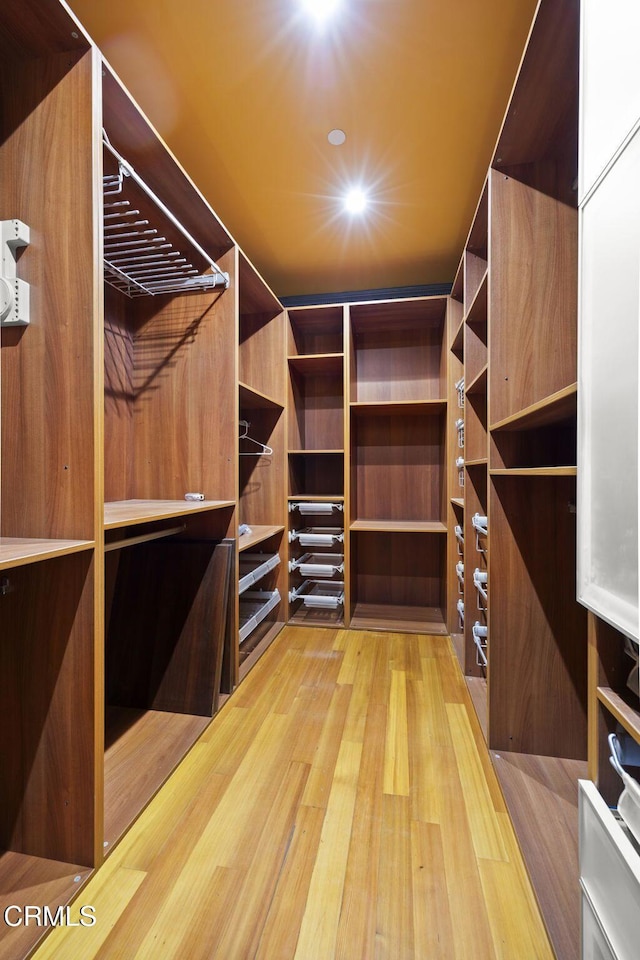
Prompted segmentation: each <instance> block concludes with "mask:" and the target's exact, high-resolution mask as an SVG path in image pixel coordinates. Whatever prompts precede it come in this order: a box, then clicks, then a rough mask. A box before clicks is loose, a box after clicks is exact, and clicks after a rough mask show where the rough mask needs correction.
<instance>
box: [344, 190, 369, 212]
mask: <svg viewBox="0 0 640 960" xmlns="http://www.w3.org/2000/svg"><path fill="white" fill-rule="evenodd" d="M368 202H369V201H368V198H367V195H366V193H365V192H364V190H361V189H360V187H353V188H352V189H351V190H349V192H348V193H347V195H346V197H345V198H344V207H345V210H347V211H348V213H362V212H363V210H364V209H365V208H366V206H367V203H368Z"/></svg>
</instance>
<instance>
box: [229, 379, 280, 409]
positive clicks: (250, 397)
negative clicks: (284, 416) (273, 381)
mask: <svg viewBox="0 0 640 960" xmlns="http://www.w3.org/2000/svg"><path fill="white" fill-rule="evenodd" d="M238 397H239V402H240V409H241V410H282V409H283V405H282V404H281V403H278V401H277V400H274V399H273V397H269V396H267V394H266V393H262V391H261V390H256V389H254V387H250V386H249V385H248V384H246V383H239V384H238Z"/></svg>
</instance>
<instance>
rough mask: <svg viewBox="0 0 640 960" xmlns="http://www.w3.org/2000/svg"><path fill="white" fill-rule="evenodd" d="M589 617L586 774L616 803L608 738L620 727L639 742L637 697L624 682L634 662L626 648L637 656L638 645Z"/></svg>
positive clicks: (617, 788) (617, 783)
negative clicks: (591, 719) (589, 728)
mask: <svg viewBox="0 0 640 960" xmlns="http://www.w3.org/2000/svg"><path fill="white" fill-rule="evenodd" d="M588 617H589V649H590V660H589V692H590V697H591V701H590V704H589V709H590V711H592V712H593V715H594V717H595V718H596V719H595V723H594V724H593V728H592V736H593V741H592V743H591V744H590V750H589V753H590V756H589V760H590V770H589V775H590V777H592V779H593V780H595V781H596V783H597V785H598V789H599V790H600V792H601V793H602V795H603V796H604V798H605V800H606V801H607V802H608V803H609V804H610V805H611V806H615V805H616V804H617V801H618V797H619V795H620V792H621V782H620V778H619V776H618V774H617V773H615V771H614V770H613V768H612V767H611V765H610V764H609V744H608V743H607V737H608V735H609V734H610V733H616V732H619V731H620V729H623V730H624V731H626V733H628V734H630V736H631V737H633V739H634V740H635V741H636V743H640V698H639V697H638V695H637V693H636V692H635V690H632V689H631V688H630V686H629V685H628V682H627V681H628V680H629V674H630V673H631V669H632V667H633V666H634V663H635V661H634V659H633V658H632V657H631V656H629V654H628V653H627V652H625V648H626V647H631V649H635V651H636V656H637V653H638V647H637V645H636V644H633V643H632V642H631V641H627V640H626V639H625V637H624V636H623V634H621V633H620V632H619V631H618V630H616V629H615V628H614V627H612V626H610V625H609V624H608V623H605V621H604V620H601V619H600V618H599V617H597V616H595V614H592V613H590V614H589V615H588Z"/></svg>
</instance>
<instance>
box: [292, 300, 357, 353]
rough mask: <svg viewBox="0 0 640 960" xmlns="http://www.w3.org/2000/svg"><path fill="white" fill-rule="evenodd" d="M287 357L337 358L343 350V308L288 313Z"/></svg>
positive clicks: (313, 309)
mask: <svg viewBox="0 0 640 960" xmlns="http://www.w3.org/2000/svg"><path fill="white" fill-rule="evenodd" d="M288 314H289V346H288V355H289V356H290V357H294V356H307V355H310V354H313V355H318V354H326V353H329V354H334V353H342V352H343V350H344V321H343V316H344V310H343V308H342V306H341V305H340V306H326V307H303V308H300V309H297V310H289V311H288Z"/></svg>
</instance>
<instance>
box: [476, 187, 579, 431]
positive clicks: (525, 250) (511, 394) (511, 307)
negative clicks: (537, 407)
mask: <svg viewBox="0 0 640 960" xmlns="http://www.w3.org/2000/svg"><path fill="white" fill-rule="evenodd" d="M490 182H491V190H490V197H491V236H490V269H491V282H490V292H489V301H490V302H489V313H490V328H489V329H490V334H489V336H490V342H489V356H490V358H491V370H492V374H491V394H490V402H489V407H490V411H491V420H492V423H497V422H498V421H499V420H502V419H504V418H506V417H509V416H511V415H512V414H514V413H517V412H518V411H519V410H522V409H524V408H525V407H528V406H530V405H531V404H534V403H536V402H537V401H539V400H542V399H543V398H544V397H547V396H550V395H551V394H553V393H555V392H556V391H558V390H561V389H562V388H563V387H566V386H568V385H569V384H571V383H574V382H575V380H576V365H577V361H576V357H577V352H576V342H577V333H576V329H577V322H576V317H577V286H578V284H577V278H578V263H577V230H578V217H577V211H576V210H575V209H574V208H572V207H570V206H567V205H566V204H564V203H561V202H560V201H558V200H555V199H554V198H553V197H549V196H546V195H545V194H544V193H542V192H540V191H538V190H535V189H533V188H532V187H530V186H527V185H526V184H524V183H521V182H520V181H518V180H516V179H514V178H513V177H509V176H506V175H505V174H503V173H499V172H497V171H495V170H493V171H491V181H490Z"/></svg>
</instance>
